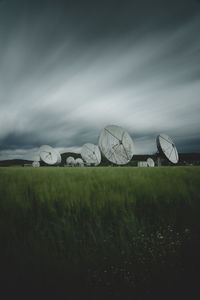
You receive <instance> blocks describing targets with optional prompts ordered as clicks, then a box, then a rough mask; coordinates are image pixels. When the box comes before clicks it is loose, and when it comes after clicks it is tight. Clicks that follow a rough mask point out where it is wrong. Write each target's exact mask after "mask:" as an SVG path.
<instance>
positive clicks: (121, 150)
mask: <svg viewBox="0 0 200 300" xmlns="http://www.w3.org/2000/svg"><path fill="white" fill-rule="evenodd" d="M99 147H100V149H101V151H102V153H103V154H104V155H105V157H106V158H107V159H108V160H109V161H110V162H112V163H114V164H116V165H125V164H127V163H128V162H129V161H130V160H131V158H132V156H133V153H134V144H133V140H132V138H131V137H130V135H129V134H128V132H126V131H125V130H124V129H123V128H121V127H119V126H116V125H108V126H106V127H105V128H104V129H103V130H102V131H101V134H100V137H99Z"/></svg>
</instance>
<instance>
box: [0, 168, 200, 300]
mask: <svg viewBox="0 0 200 300" xmlns="http://www.w3.org/2000/svg"><path fill="white" fill-rule="evenodd" d="M199 178H200V168H198V167H171V168H170V167H160V168H130V167H127V168H126V167H121V168H120V167H119V168H109V167H107V168H104V167H98V168H49V167H48V168H45V167H44V168H1V169H0V246H1V247H0V257H1V265H2V270H3V271H2V272H1V275H2V276H3V278H4V281H6V282H12V285H13V282H15V289H16V290H18V289H19V288H20V289H21V290H22V289H25V287H26V286H28V287H29V289H30V286H32V285H31V282H32V283H33V282H34V285H35V289H36V288H37V289H38V291H40V292H41V287H43V290H44V286H46V291H47V290H48V291H51V292H50V294H52V293H53V291H56V297H58V294H59V292H61V291H62V292H65V293H67V294H68V296H69V291H70V295H72V296H71V297H72V299H74V298H73V297H75V296H76V297H78V296H79V292H80V291H81V292H80V294H81V295H82V293H84V292H86V291H87V292H88V291H90V293H91V295H90V296H91V298H94V297H95V298H96V299H97V298H98V297H99V299H101V298H102V297H105V295H107V296H108V297H109V298H111V296H113V297H114V299H117V297H122V295H123V298H124V297H125V296H126V298H128V297H129V296H130V295H135V297H138V299H144V298H145V297H146V298H148V295H150V294H151V293H153V294H154V297H155V293H156V292H155V291H156V288H155V282H159V280H160V278H162V280H161V281H160V283H159V285H160V286H161V287H162V286H163V284H164V283H165V284H166V282H168V284H172V281H173V280H175V281H177V280H178V279H177V278H179V279H181V280H183V277H184V276H185V272H183V268H186V269H187V268H189V269H190V267H189V266H190V265H191V264H192V265H193V267H195V265H196V266H197V265H198V254H197V252H198V251H197V249H200V247H199V233H200V222H199V218H200V193H199V192H200V185H199V183H200V180H199ZM198 247H199V248H198ZM186 255H190V256H193V258H195V259H194V260H187V262H188V261H190V263H185V260H184V258H185V256H186ZM161 273H163V274H164V275H162V276H160V274H161ZM11 274H12V275H11ZM10 275H11V277H10ZM169 277H170V278H171V279H170V280H169ZM184 278H185V277H184ZM172 279H173V280H172ZM184 280H186V279H184ZM187 280H188V279H187ZM169 282H170V283H169ZM177 282H178V281H177ZM58 286H59V288H58ZM156 286H157V285H156ZM53 287H54V288H53ZM77 287H78V288H77ZM97 291H98V292H97ZM179 292H180V291H179ZM148 293H149V294H148ZM94 295H95V296H94ZM88 297H89V296H88ZM139 297H143V298H139ZM131 299H132V298H131ZM136 299H137V298H136Z"/></svg>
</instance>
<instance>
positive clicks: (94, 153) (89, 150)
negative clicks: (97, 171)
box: [81, 143, 101, 166]
mask: <svg viewBox="0 0 200 300" xmlns="http://www.w3.org/2000/svg"><path fill="white" fill-rule="evenodd" d="M81 156H82V158H83V160H84V161H85V162H86V163H87V165H88V164H89V165H95V166H97V165H99V164H100V162H101V152H100V150H99V147H98V146H97V145H94V144H89V143H88V144H84V145H83V147H82V149H81Z"/></svg>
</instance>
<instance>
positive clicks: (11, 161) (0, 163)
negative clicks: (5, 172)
mask: <svg viewBox="0 0 200 300" xmlns="http://www.w3.org/2000/svg"><path fill="white" fill-rule="evenodd" d="M25 164H32V161H30V160H25V159H8V160H1V161H0V167H10V166H19V167H21V166H24V165H25Z"/></svg>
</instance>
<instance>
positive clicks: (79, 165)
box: [75, 158, 84, 167]
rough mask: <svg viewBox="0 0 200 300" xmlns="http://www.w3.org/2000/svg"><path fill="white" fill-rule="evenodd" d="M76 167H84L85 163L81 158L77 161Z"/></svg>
mask: <svg viewBox="0 0 200 300" xmlns="http://www.w3.org/2000/svg"><path fill="white" fill-rule="evenodd" d="M75 166H77V167H84V162H83V160H82V159H81V158H77V159H75Z"/></svg>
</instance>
